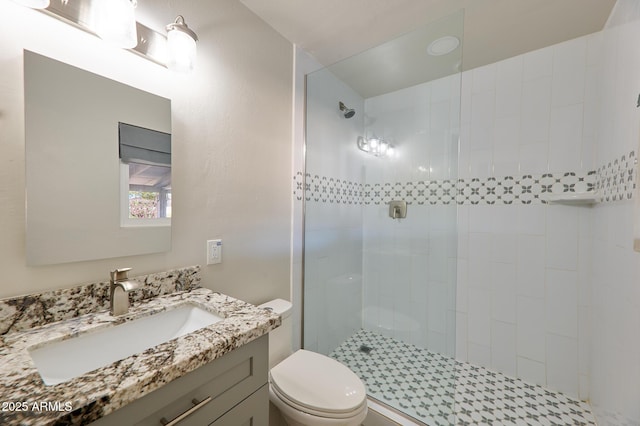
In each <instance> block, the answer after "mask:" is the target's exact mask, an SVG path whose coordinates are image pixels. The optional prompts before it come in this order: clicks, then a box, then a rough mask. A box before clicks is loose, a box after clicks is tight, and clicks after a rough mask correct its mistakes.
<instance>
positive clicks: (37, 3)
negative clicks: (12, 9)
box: [13, 0, 49, 9]
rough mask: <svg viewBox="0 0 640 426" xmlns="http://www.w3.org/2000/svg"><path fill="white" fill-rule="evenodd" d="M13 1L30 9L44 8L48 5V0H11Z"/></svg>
mask: <svg viewBox="0 0 640 426" xmlns="http://www.w3.org/2000/svg"><path fill="white" fill-rule="evenodd" d="M13 2H14V3H18V4H19V5H22V6H27V7H30V8H32V9H46V8H47V7H49V0H13Z"/></svg>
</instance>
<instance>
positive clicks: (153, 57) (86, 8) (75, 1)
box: [38, 0, 167, 66]
mask: <svg viewBox="0 0 640 426" xmlns="http://www.w3.org/2000/svg"><path fill="white" fill-rule="evenodd" d="M91 4H92V0H51V3H50V4H49V6H48V7H47V8H46V9H38V10H39V11H41V12H43V13H45V14H47V15H49V16H53V17H54V18H56V19H59V20H61V21H63V22H66V23H68V24H71V25H73V26H74V27H76V28H79V29H81V30H83V31H86V32H88V33H89V34H93V35H96V33H95V32H94V31H93V29H92V28H91ZM136 29H137V31H138V45H137V46H136V47H134V48H131V49H126V50H128V51H130V52H133V53H136V54H138V55H140V56H142V57H143V58H145V59H148V60H150V61H152V62H155V63H156V64H159V65H162V66H166V64H165V62H166V44H167V37H166V36H165V35H164V34H162V33H159V32H157V31H155V30H152V29H151V28H149V27H147V26H146V25H143V24H141V23H140V22H137V21H136ZM96 36H97V35H96Z"/></svg>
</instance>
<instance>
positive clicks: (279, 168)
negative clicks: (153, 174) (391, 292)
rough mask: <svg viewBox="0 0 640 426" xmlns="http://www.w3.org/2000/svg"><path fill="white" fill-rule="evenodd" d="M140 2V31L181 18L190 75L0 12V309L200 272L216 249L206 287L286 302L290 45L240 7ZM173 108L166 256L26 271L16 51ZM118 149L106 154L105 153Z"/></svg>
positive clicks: (36, 18)
mask: <svg viewBox="0 0 640 426" xmlns="http://www.w3.org/2000/svg"><path fill="white" fill-rule="evenodd" d="M153 3H154V2H139V5H138V9H137V14H138V20H140V21H141V22H143V23H145V24H147V25H149V26H152V27H153V28H154V29H156V30H160V31H161V30H162V28H163V25H164V24H166V23H168V22H170V21H173V20H174V19H175V16H176V15H178V14H182V15H184V16H185V18H186V20H187V23H188V24H189V26H190V27H191V28H193V29H194V30H195V31H196V32H197V34H198V36H199V38H200V41H199V42H198V55H199V57H198V65H197V69H196V71H195V72H194V73H192V74H190V75H175V74H173V73H171V72H169V71H168V70H166V69H163V68H161V67H159V66H157V65H155V64H153V63H151V62H149V61H146V60H144V59H141V58H138V57H137V56H135V55H133V54H131V53H129V52H125V51H122V50H119V49H114V48H111V47H109V46H107V45H105V44H104V43H103V42H102V41H101V40H100V39H98V38H96V37H93V36H91V35H88V34H86V33H84V32H82V31H79V30H77V29H75V28H73V27H71V26H69V25H66V24H63V23H61V22H59V21H57V20H55V19H53V18H50V17H48V16H46V15H44V14H42V13H39V12H36V11H33V10H31V9H27V8H23V7H20V6H18V5H16V4H14V3H12V2H8V1H4V2H1V3H0V15H2V16H4V17H6V18H7V21H8V22H7V24H6V25H2V28H0V140H1V141H2V143H1V144H0V206H1V207H0V235H2V238H1V239H0V240H1V241H2V242H1V243H0V259H1V260H0V266H1V269H2V271H3V278H2V285H1V286H0V297H3V296H5V297H6V296H13V295H18V294H24V293H30V292H34V291H40V290H44V289H54V288H62V287H67V286H73V285H77V284H79V283H83V282H90V281H96V280H101V279H106V278H107V277H108V273H109V270H111V269H114V268H115V267H125V266H130V267H133V268H134V274H136V275H138V274H143V273H150V272H157V271H163V270H167V269H170V268H174V267H179V266H185V265H193V264H201V265H202V264H203V263H205V241H206V240H207V239H210V238H222V239H223V243H224V255H223V263H222V264H220V265H213V266H206V265H203V268H202V276H203V286H206V287H209V288H212V289H215V290H218V291H222V292H224V293H227V294H229V295H232V296H235V297H238V298H241V299H244V300H247V301H249V302H263V301H265V300H267V299H270V298H273V297H284V298H288V295H289V276H290V224H291V189H290V188H291V117H292V114H291V98H292V85H291V81H292V58H293V49H292V45H291V43H289V42H288V41H287V40H285V39H284V38H283V37H282V36H280V35H279V34H278V33H276V32H275V31H274V30H273V29H272V28H270V27H269V26H268V25H267V24H265V23H264V22H263V21H261V20H260V19H259V18H258V17H256V16H255V15H254V14H253V13H251V12H250V11H249V10H248V9H246V8H245V7H244V6H242V5H241V4H240V3H239V2H235V1H231V0H216V1H212V2H188V1H181V0H179V1H172V2H165V3H163V4H153ZM23 48H25V49H29V50H32V51H35V52H38V53H41V54H43V55H46V56H49V57H53V58H54V59H57V60H60V61H63V62H67V63H69V64H71V65H74V66H77V67H80V68H84V69H87V70H89V71H91V72H94V73H97V74H100V75H104V76H106V77H108V78H111V79H115V80H118V81H121V82H123V83H125V84H129V85H132V86H135V87H138V88H140V89H142V90H145V91H148V92H151V93H156V94H158V95H160V96H164V97H168V98H170V99H171V100H172V127H173V150H174V157H173V158H174V163H173V191H174V198H173V199H174V208H173V214H174V215H173V220H172V224H173V227H172V238H173V243H172V249H171V251H169V252H167V253H162V254H154V255H144V256H134V257H128V258H116V259H108V260H100V261H89V262H78V263H69V264H64V265H56V266H47V267H38V268H31V267H26V266H25V254H24V253H25V221H24V217H25V195H24V191H25V188H24V185H25V179H24V174H25V157H24V130H23V129H24V112H23V106H24V100H23V77H22V49H23ZM114 143H115V142H114Z"/></svg>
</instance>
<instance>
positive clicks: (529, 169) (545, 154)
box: [520, 140, 549, 175]
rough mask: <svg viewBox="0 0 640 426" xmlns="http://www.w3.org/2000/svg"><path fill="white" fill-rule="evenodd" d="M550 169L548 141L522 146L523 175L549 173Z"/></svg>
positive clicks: (521, 162)
mask: <svg viewBox="0 0 640 426" xmlns="http://www.w3.org/2000/svg"><path fill="white" fill-rule="evenodd" d="M521 141H522V140H521ZM548 169H549V145H548V144H547V142H546V141H542V142H540V143H529V144H523V145H520V173H521V174H523V175H525V174H540V173H545V172H547V171H548Z"/></svg>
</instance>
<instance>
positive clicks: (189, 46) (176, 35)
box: [167, 29, 197, 72]
mask: <svg viewBox="0 0 640 426" xmlns="http://www.w3.org/2000/svg"><path fill="white" fill-rule="evenodd" d="M196 56H197V48H196V40H195V39H194V38H193V37H191V36H190V35H189V34H187V33H186V32H184V31H181V30H179V29H173V30H171V31H169V32H168V33H167V68H169V69H170V70H173V71H178V72H190V71H193V69H194V68H195V64H196Z"/></svg>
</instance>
